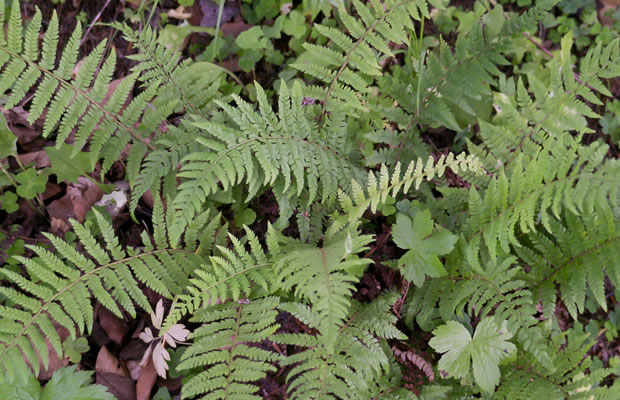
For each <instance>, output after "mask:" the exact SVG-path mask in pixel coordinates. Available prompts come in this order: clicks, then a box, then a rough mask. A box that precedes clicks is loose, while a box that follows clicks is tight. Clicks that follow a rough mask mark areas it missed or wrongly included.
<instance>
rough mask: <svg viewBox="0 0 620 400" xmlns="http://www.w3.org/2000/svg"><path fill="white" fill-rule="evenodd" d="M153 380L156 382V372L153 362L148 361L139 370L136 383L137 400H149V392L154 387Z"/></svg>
mask: <svg viewBox="0 0 620 400" xmlns="http://www.w3.org/2000/svg"><path fill="white" fill-rule="evenodd" d="M155 380H157V372H156V371H155V367H154V366H153V362H152V361H149V362H147V363H146V365H144V366H143V367H142V369H141V370H140V376H139V377H138V383H136V397H137V400H149V399H150V398H151V391H152V390H153V385H155Z"/></svg>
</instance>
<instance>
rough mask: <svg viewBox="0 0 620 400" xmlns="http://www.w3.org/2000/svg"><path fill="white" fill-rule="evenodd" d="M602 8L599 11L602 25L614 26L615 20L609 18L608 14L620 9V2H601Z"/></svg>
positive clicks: (619, 0)
mask: <svg viewBox="0 0 620 400" xmlns="http://www.w3.org/2000/svg"><path fill="white" fill-rule="evenodd" d="M601 5H602V7H601V8H600V9H599V10H598V16H599V19H600V21H601V24H603V25H607V26H612V25H613V24H614V22H615V21H614V19H613V18H611V17H608V16H607V15H606V14H607V13H608V12H611V13H612V14H613V12H614V11H615V10H617V9H618V7H620V0H601Z"/></svg>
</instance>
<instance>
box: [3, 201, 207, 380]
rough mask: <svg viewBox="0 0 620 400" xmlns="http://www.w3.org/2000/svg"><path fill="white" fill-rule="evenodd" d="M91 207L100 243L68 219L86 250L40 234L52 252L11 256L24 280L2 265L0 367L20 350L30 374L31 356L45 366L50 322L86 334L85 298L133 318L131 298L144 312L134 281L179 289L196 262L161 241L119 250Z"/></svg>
mask: <svg viewBox="0 0 620 400" xmlns="http://www.w3.org/2000/svg"><path fill="white" fill-rule="evenodd" d="M94 213H95V216H96V218H97V223H98V227H99V229H100V231H101V236H102V237H103V241H99V240H97V239H96V237H95V236H94V235H93V234H92V233H91V231H90V230H89V229H88V228H87V227H86V226H85V225H82V224H79V223H78V222H76V221H72V224H73V227H74V230H75V232H76V233H77V236H78V238H79V241H80V243H81V244H82V246H83V247H84V249H85V251H86V252H87V254H82V253H80V252H78V251H77V250H75V249H74V247H73V245H71V244H69V243H67V242H65V241H64V240H61V239H59V238H57V237H55V236H52V235H49V234H47V235H46V236H47V238H48V239H49V240H50V241H51V242H52V244H53V245H54V247H55V248H56V254H54V253H52V252H50V251H49V250H47V249H45V248H43V247H40V246H30V248H31V249H32V250H33V251H34V252H35V253H36V254H37V256H38V257H37V258H32V259H27V258H24V257H18V260H19V261H20V262H22V263H23V264H24V265H25V267H26V271H27V272H28V273H29V275H30V276H31V277H32V280H29V279H27V278H25V277H23V276H22V275H20V274H18V273H15V272H14V271H12V270H10V269H2V270H1V271H0V273H1V274H2V275H3V276H4V277H5V278H6V279H7V280H8V281H9V282H11V283H12V286H7V285H3V286H0V293H1V294H2V295H3V296H5V297H6V298H7V299H8V300H9V301H10V304H11V305H9V304H7V305H3V306H0V370H6V369H8V368H11V364H12V363H15V362H20V361H21V360H24V358H23V357H22V356H21V353H23V354H24V356H25V359H26V360H28V362H29V363H30V365H31V367H32V368H33V369H34V370H35V372H38V370H39V365H40V364H39V357H40V359H41V363H42V365H43V367H44V368H45V369H47V367H48V364H49V355H48V348H47V344H46V342H45V338H47V339H48V340H49V341H50V343H51V345H52V348H53V349H54V351H56V353H57V354H58V355H59V356H61V355H62V354H63V351H62V345H61V341H60V337H59V335H58V333H57V331H56V328H55V327H54V323H57V324H59V325H60V326H61V327H64V328H66V329H67V330H68V331H69V333H70V335H71V337H73V338H75V337H76V335H79V334H81V333H84V332H86V331H88V332H90V331H91V329H92V326H93V319H94V316H93V306H92V304H91V297H92V298H94V299H95V300H97V301H99V302H100V303H101V304H102V305H103V306H104V307H105V308H107V309H108V310H110V311H112V312H113V313H114V314H115V315H117V316H119V317H122V314H121V309H123V310H125V311H127V312H128V313H129V314H130V315H132V316H134V318H135V315H136V309H135V307H134V303H135V304H137V305H138V306H139V307H141V308H143V309H144V310H147V311H150V310H151V307H150V305H149V302H148V300H147V298H146V296H145V295H144V294H143V292H142V289H141V288H140V287H139V282H142V283H143V284H145V285H146V286H147V287H149V288H151V289H152V290H154V291H155V292H157V293H159V294H161V295H163V296H165V297H172V296H173V295H175V294H178V293H180V291H181V289H182V288H183V287H184V286H185V284H186V283H185V282H187V275H189V273H191V271H192V270H193V268H195V266H196V265H197V263H198V260H197V257H195V256H194V255H193V253H191V252H188V251H184V250H175V249H171V248H166V247H158V248H149V247H147V249H146V250H145V251H138V250H137V249H133V248H127V249H123V248H121V246H120V244H119V242H118V238H117V237H116V235H115V233H114V230H113V228H112V225H111V224H110V223H109V222H107V221H106V220H105V218H104V217H103V216H102V215H101V214H100V213H99V212H97V211H94ZM61 257H62V258H61ZM20 352H21V353H20ZM37 354H38V356H37Z"/></svg>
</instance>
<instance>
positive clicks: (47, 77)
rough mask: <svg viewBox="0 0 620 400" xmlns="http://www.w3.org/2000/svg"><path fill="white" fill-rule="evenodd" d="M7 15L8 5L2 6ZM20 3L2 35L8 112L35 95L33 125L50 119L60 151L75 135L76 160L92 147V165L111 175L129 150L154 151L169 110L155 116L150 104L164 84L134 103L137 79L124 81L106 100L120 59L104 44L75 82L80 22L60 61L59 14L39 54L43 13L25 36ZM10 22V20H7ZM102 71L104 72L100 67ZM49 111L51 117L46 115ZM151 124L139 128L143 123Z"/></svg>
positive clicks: (0, 77) (0, 79) (46, 130)
mask: <svg viewBox="0 0 620 400" xmlns="http://www.w3.org/2000/svg"><path fill="white" fill-rule="evenodd" d="M0 8H2V9H4V1H1V2H0ZM19 10H20V7H19V2H18V1H17V0H14V1H13V6H12V7H11V15H10V17H9V20H8V26H9V29H8V33H7V37H6V38H5V37H4V35H0V66H2V67H3V69H2V71H1V72H0V93H2V94H3V95H7V96H8V100H7V103H6V107H14V106H16V105H17V104H20V102H22V100H23V99H24V97H25V96H26V94H27V93H28V92H29V91H30V90H33V89H34V95H33V97H32V101H31V104H30V110H29V115H28V121H29V122H31V123H32V122H34V121H36V120H37V119H39V118H43V119H44V125H43V137H47V136H49V135H51V134H52V133H54V132H56V133H55V135H56V145H57V146H58V147H60V146H61V145H62V144H63V143H64V141H65V140H66V139H67V138H68V137H69V134H70V133H71V132H72V131H73V130H74V129H75V131H76V132H75V138H74V142H73V152H72V154H71V157H74V156H75V155H76V154H77V153H78V152H79V151H81V150H82V148H83V147H84V145H85V144H86V142H87V141H88V139H89V138H91V135H92V133H93V132H96V134H94V135H92V140H91V141H90V142H89V153H90V157H89V158H90V161H91V165H93V166H94V164H95V162H96V161H97V160H98V159H99V158H103V164H102V166H103V170H102V173H105V172H106V171H107V170H108V169H109V168H110V167H111V165H112V163H113V162H114V161H116V159H118V158H119V156H120V152H121V151H122V149H123V148H124V147H125V145H126V144H128V143H130V142H136V143H142V144H143V145H144V146H145V147H146V148H149V149H154V147H153V146H152V145H151V144H150V143H148V141H147V140H146V138H147V137H148V136H149V135H150V134H151V133H152V128H153V126H157V125H159V123H160V122H161V121H163V120H165V119H166V117H167V114H166V113H163V112H162V111H163V110H152V109H150V108H149V107H148V104H149V101H150V100H151V99H152V98H153V97H154V96H155V95H156V93H157V91H158V84H157V83H153V84H152V85H150V86H149V87H147V88H146V90H145V91H143V92H142V93H140V94H139V95H137V96H136V97H134V98H133V99H132V100H131V101H128V99H129V95H130V93H131V90H132V89H133V85H134V83H135V81H136V79H137V74H132V75H129V76H128V77H126V78H125V79H123V81H122V82H121V83H120V84H119V85H118V86H117V87H116V89H115V90H114V92H113V93H112V94H111V95H110V96H109V98H107V99H106V93H107V91H108V89H109V87H110V83H111V79H112V74H113V72H114V68H115V65H116V55H115V53H114V52H110V54H109V55H108V56H107V58H105V57H104V54H105V53H106V48H107V43H106V42H105V41H103V42H101V43H100V44H99V45H98V46H97V47H96V48H95V49H94V50H93V51H92V52H91V54H89V55H88V57H87V58H86V59H85V60H84V62H83V64H82V65H81V67H80V68H79V71H78V72H77V74H76V76H75V78H72V72H73V71H74V69H75V68H76V64H77V62H78V60H77V57H78V50H79V44H80V40H81V39H82V28H81V24H80V23H79V22H78V24H77V27H76V28H75V30H74V31H73V34H72V35H71V38H70V39H69V41H68V43H67V45H66V46H65V48H64V49H63V51H62V54H61V55H60V59H59V61H58V62H56V59H57V58H58V50H57V47H58V17H57V16H56V14H55V13H54V14H53V15H52V18H51V20H50V22H49V25H48V28H47V30H46V31H45V38H44V40H43V43H42V46H41V49H40V51H39V46H38V40H37V39H38V36H39V34H40V30H41V22H42V21H41V20H42V17H41V12H40V11H39V10H37V12H36V13H35V16H34V17H33V19H32V21H31V23H30V24H29V25H28V29H26V30H25V32H23V33H22V31H23V28H22V20H21V15H20V12H19ZM3 21H4V20H3ZM99 64H101V65H102V66H101V69H100V70H98V65H99ZM44 111H47V113H46V114H45V115H43V113H44ZM139 120H144V121H149V123H148V124H144V125H142V126H138V127H135V126H134V125H135V124H136V122H137V121H139Z"/></svg>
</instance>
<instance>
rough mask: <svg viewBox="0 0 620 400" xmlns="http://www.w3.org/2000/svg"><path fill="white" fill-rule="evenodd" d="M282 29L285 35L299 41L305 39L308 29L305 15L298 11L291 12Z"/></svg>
mask: <svg viewBox="0 0 620 400" xmlns="http://www.w3.org/2000/svg"><path fill="white" fill-rule="evenodd" d="M282 28H283V29H282V30H283V31H284V33H286V34H287V35H289V36H293V37H295V38H297V39H300V38H302V37H304V35H305V34H306V32H307V29H308V28H306V19H305V18H304V16H303V14H302V13H300V12H299V11H297V10H293V11H291V13H290V14H289V15H288V17H287V18H286V20H285V21H284V25H283V26H282Z"/></svg>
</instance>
